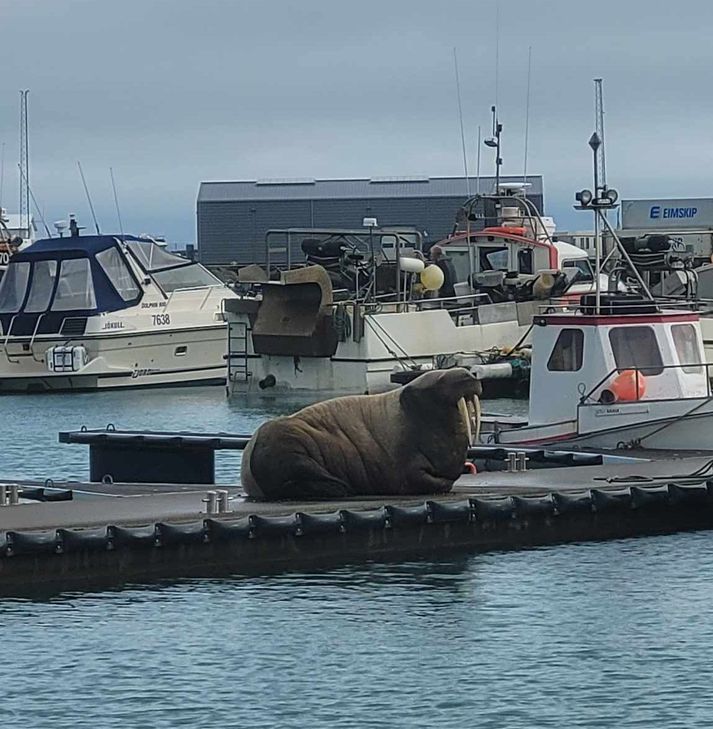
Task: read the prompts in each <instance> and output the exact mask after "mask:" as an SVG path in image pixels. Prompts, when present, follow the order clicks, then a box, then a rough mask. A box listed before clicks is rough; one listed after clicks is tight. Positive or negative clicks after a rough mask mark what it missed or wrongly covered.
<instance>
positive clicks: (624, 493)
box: [592, 488, 631, 513]
mask: <svg viewBox="0 0 713 729" xmlns="http://www.w3.org/2000/svg"><path fill="white" fill-rule="evenodd" d="M592 503H593V504H594V510H595V511H597V512H600V513H601V512H604V511H627V510H629V509H631V489H628V488H626V489H620V490H619V491H602V490H601V489H592Z"/></svg>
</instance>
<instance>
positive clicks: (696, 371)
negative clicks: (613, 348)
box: [579, 362, 713, 405]
mask: <svg viewBox="0 0 713 729" xmlns="http://www.w3.org/2000/svg"><path fill="white" fill-rule="evenodd" d="M711 368H713V364H712V363H709V362H694V363H691V364H684V363H679V364H670V365H651V364H648V365H639V366H633V365H632V366H631V367H615V368H614V369H612V370H610V371H609V372H607V374H606V375H604V377H602V378H601V379H600V380H599V381H598V382H597V384H596V385H594V386H593V387H590V388H589V389H587V388H586V385H584V384H583V383H582V384H581V385H580V397H579V404H580V405H603V404H609V403H603V402H601V401H600V399H599V398H598V397H597V398H595V397H594V393H595V392H597V390H599V389H600V388H601V387H603V386H604V385H605V384H606V383H607V382H608V381H610V380H611V379H612V378H613V377H615V376H617V375H620V374H622V373H623V372H626V371H631V372H635V373H636V380H637V384H636V387H637V389H638V387H639V385H638V378H639V377H641V379H642V383H643V382H645V381H646V379H647V378H649V377H652V376H653V377H656V376H657V375H659V374H661V372H662V371H663V370H682V371H683V372H684V373H685V374H687V375H700V374H702V373H703V370H704V369H705V374H706V378H705V379H706V395H705V397H709V398H710V397H713V385H712V384H711V376H712V375H713V372H712V371H711ZM652 369H655V370H656V375H651V370H652ZM699 397H702V396H701V395H690V396H687V397H685V396H684V397H681V396H680V395H674V396H672V397H668V398H667V397H656V398H651V399H655V400H686V399H693V398H699ZM641 400H646V396H645V395H642V396H641V397H639V398H637V399H636V401H637V402H638V401H641ZM611 404H614V403H611Z"/></svg>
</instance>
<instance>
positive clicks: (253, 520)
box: [248, 514, 299, 537]
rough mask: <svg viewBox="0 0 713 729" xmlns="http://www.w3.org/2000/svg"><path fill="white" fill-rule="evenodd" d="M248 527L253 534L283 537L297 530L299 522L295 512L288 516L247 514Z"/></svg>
mask: <svg viewBox="0 0 713 729" xmlns="http://www.w3.org/2000/svg"><path fill="white" fill-rule="evenodd" d="M248 519H249V521H250V527H251V529H252V532H253V535H254V536H256V537H257V536H259V537H262V536H271V537H285V536H289V535H294V534H296V532H297V528H298V527H299V523H298V521H297V516H296V515H295V514H289V515H288V516H259V515H258V514H250V516H248Z"/></svg>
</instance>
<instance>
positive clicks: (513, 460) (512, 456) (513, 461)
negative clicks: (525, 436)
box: [508, 451, 517, 473]
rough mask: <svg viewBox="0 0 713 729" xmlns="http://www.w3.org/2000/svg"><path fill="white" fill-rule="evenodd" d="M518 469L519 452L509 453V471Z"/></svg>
mask: <svg viewBox="0 0 713 729" xmlns="http://www.w3.org/2000/svg"><path fill="white" fill-rule="evenodd" d="M514 471H517V454H516V453H514V452H512V451H511V452H510V453H508V473H513V472H514Z"/></svg>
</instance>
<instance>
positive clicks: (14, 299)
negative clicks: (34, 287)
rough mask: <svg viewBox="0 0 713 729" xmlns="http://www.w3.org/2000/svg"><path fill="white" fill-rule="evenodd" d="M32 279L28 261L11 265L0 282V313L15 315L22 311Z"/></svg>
mask: <svg viewBox="0 0 713 729" xmlns="http://www.w3.org/2000/svg"><path fill="white" fill-rule="evenodd" d="M29 279H30V264H29V263H27V262H26V261H22V262H21V263H11V264H10V265H9V266H8V267H7V271H5V275H4V276H3V277H2V280H0V313H2V314H15V313H17V312H18V311H20V308H21V307H22V302H23V301H24V300H25V294H26V293H27V283H28V281H29Z"/></svg>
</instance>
